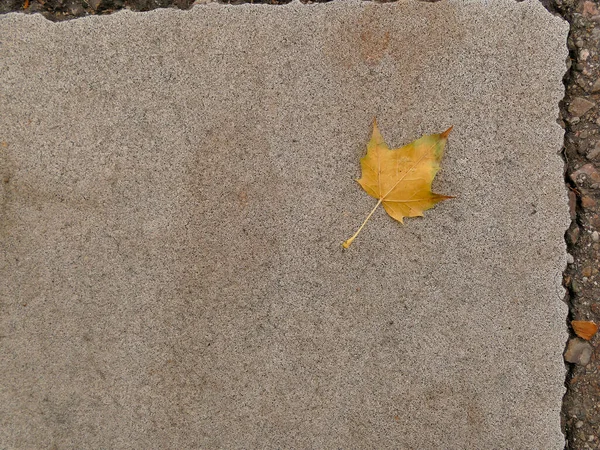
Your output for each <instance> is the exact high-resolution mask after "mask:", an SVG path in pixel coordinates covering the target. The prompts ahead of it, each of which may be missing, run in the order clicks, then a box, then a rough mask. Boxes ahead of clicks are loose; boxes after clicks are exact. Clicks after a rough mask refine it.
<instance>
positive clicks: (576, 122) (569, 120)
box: [567, 117, 581, 125]
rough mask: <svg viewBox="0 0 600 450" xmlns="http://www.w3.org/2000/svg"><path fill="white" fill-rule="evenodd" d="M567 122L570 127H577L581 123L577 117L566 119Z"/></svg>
mask: <svg viewBox="0 0 600 450" xmlns="http://www.w3.org/2000/svg"><path fill="white" fill-rule="evenodd" d="M567 122H569V123H570V124H571V125H577V124H578V123H579V122H581V119H580V118H579V117H569V118H567Z"/></svg>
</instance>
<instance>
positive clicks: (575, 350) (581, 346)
mask: <svg viewBox="0 0 600 450" xmlns="http://www.w3.org/2000/svg"><path fill="white" fill-rule="evenodd" d="M564 356H565V361H567V362H570V363H572V364H577V365H578V366H585V365H587V363H589V362H590V359H591V358H592V346H591V345H590V344H589V342H586V341H584V340H583V339H579V338H572V339H570V340H569V343H568V344H567V350H566V351H565V355H564Z"/></svg>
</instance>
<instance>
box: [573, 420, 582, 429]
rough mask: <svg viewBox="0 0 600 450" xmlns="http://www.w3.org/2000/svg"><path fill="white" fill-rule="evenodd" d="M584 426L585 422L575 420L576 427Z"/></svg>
mask: <svg viewBox="0 0 600 450" xmlns="http://www.w3.org/2000/svg"><path fill="white" fill-rule="evenodd" d="M582 426H583V422H582V421H581V420H578V421H577V422H575V428H581V427H582Z"/></svg>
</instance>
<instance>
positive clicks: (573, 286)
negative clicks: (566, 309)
mask: <svg viewBox="0 0 600 450" xmlns="http://www.w3.org/2000/svg"><path fill="white" fill-rule="evenodd" d="M571 290H572V291H573V292H575V293H576V294H579V293H580V292H581V285H580V284H579V282H578V281H577V280H572V281H571Z"/></svg>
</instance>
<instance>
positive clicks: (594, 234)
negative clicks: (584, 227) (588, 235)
mask: <svg viewBox="0 0 600 450" xmlns="http://www.w3.org/2000/svg"><path fill="white" fill-rule="evenodd" d="M578 229H579V228H578ZM592 241H594V242H598V241H600V233H598V232H597V231H592Z"/></svg>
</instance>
